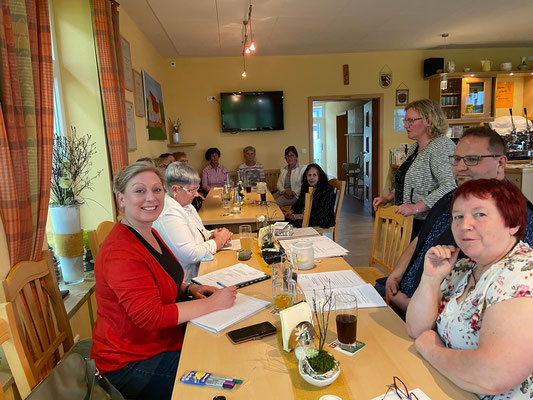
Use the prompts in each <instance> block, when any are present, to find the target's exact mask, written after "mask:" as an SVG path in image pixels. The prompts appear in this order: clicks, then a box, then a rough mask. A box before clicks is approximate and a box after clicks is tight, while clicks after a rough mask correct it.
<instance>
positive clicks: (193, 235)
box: [154, 162, 233, 282]
mask: <svg viewBox="0 0 533 400" xmlns="http://www.w3.org/2000/svg"><path fill="white" fill-rule="evenodd" d="M166 178H167V191H168V193H167V195H166V196H165V208H164V209H163V212H162V213H161V215H159V217H158V218H157V220H156V221H155V222H154V228H155V229H156V230H157V232H158V233H159V234H160V235H161V237H162V238H163V240H164V241H165V243H167V245H168V247H169V248H170V250H171V251H172V253H174V255H175V256H176V258H177V259H178V260H179V262H180V263H181V265H182V266H183V270H184V271H185V278H184V280H185V282H191V279H192V278H194V277H196V276H198V268H199V267H200V261H201V260H202V259H204V258H207V259H212V255H213V254H215V253H216V252H217V251H218V250H220V249H221V248H222V247H223V246H224V245H225V244H226V243H228V242H229V241H231V238H232V236H233V234H232V233H231V232H230V231H228V230H227V229H226V228H219V229H215V230H214V231H210V230H207V229H205V227H204V224H203V223H202V219H201V218H200V216H199V215H198V212H197V211H196V209H195V208H194V207H193V206H192V204H191V203H192V202H193V200H194V199H195V198H196V196H198V188H199V184H200V177H199V176H198V172H196V171H195V169H194V168H192V167H189V166H188V165H186V164H182V163H178V162H175V163H172V164H170V165H169V166H168V168H167V171H166Z"/></svg>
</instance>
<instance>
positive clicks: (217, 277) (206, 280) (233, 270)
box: [192, 263, 269, 286]
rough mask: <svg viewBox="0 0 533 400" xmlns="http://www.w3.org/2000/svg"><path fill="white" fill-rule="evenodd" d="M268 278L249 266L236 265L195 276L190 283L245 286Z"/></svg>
mask: <svg viewBox="0 0 533 400" xmlns="http://www.w3.org/2000/svg"><path fill="white" fill-rule="evenodd" d="M268 278H269V275H267V274H265V273H264V272H262V271H259V270H257V269H255V268H252V267H250V266H249V265H246V264H243V263H238V264H235V265H232V266H231V267H227V268H222V269H219V270H217V271H213V272H209V273H208V274H205V275H201V276H197V277H195V278H193V279H192V281H193V282H194V283H197V284H199V285H210V286H219V285H218V283H221V284H223V285H224V286H232V285H236V286H246V284H250V283H255V282H260V281H262V280H265V279H268Z"/></svg>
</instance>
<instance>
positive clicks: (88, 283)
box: [59, 271, 95, 319]
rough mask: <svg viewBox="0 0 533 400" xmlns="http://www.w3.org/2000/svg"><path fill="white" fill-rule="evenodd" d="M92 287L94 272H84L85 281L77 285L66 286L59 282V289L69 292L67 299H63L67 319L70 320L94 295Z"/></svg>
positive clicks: (93, 284)
mask: <svg viewBox="0 0 533 400" xmlns="http://www.w3.org/2000/svg"><path fill="white" fill-rule="evenodd" d="M94 286H95V280H94V271H89V272H86V273H85V280H84V281H83V282H82V283H78V284H77V285H66V284H65V283H64V282H63V281H60V282H59V289H61V290H69V291H70V293H69V294H68V295H67V297H65V298H64V299H63V303H64V304H65V309H66V310H67V316H68V318H69V319H70V318H72V317H73V316H74V314H76V312H77V311H78V310H79V309H80V308H81V306H83V304H84V303H85V302H86V301H87V300H88V299H89V297H91V295H92V294H93V293H94Z"/></svg>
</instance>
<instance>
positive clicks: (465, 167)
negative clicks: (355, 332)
mask: <svg viewBox="0 0 533 400" xmlns="http://www.w3.org/2000/svg"><path fill="white" fill-rule="evenodd" d="M505 153H506V146H505V142H504V141H503V139H502V138H501V136H500V135H499V134H498V133H497V132H495V131H494V130H492V129H490V128H487V127H475V128H470V129H467V130H466V131H465V132H464V134H463V136H462V138H461V140H459V143H458V144H457V147H456V148H455V153H454V155H453V156H450V162H451V164H452V172H453V176H454V178H455V181H456V183H457V185H461V184H463V183H465V182H467V181H469V180H473V179H481V178H485V179H491V178H492V179H499V180H503V179H505V165H506V163H507V157H506V156H505ZM454 192H455V189H454V190H452V191H450V192H448V193H447V194H446V195H444V196H443V197H442V198H441V199H440V200H439V201H438V202H437V203H436V204H435V205H434V206H433V207H432V208H431V211H430V212H429V214H428V215H427V217H426V220H425V222H424V224H423V225H422V228H421V229H420V232H419V233H418V235H417V237H415V239H414V240H413V241H412V242H411V243H410V244H409V246H408V247H407V249H406V250H405V251H404V252H403V254H402V255H401V256H400V258H399V259H398V262H397V263H396V265H395V266H394V270H393V271H392V272H391V274H390V276H389V277H388V278H387V280H386V284H385V298H386V300H387V302H388V303H389V305H390V306H391V307H392V308H393V309H394V310H396V312H397V313H398V314H400V315H402V316H403V315H405V311H406V310H407V306H408V304H409V301H410V300H411V296H413V294H414V292H415V290H416V288H417V287H418V284H419V283H420V279H421V277H422V272H423V267H424V255H425V254H426V252H427V251H428V249H429V248H431V247H432V246H436V245H453V246H456V244H455V240H454V239H453V235H452V232H451V217H450V206H451V200H452V197H453V194H454ZM528 216H529V222H528V226H527V229H526V233H525V235H524V239H523V241H524V242H526V243H528V244H529V245H532V244H533V205H532V204H531V203H530V202H529V201H528ZM377 286H378V287H377V289H378V291H379V282H378V283H377Z"/></svg>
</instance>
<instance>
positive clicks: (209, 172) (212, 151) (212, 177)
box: [202, 147, 229, 195]
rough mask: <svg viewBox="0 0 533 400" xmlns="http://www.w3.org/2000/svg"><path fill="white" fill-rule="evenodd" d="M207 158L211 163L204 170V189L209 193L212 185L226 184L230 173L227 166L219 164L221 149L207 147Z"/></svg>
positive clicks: (220, 185)
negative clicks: (225, 181)
mask: <svg viewBox="0 0 533 400" xmlns="http://www.w3.org/2000/svg"><path fill="white" fill-rule="evenodd" d="M205 159H206V160H207V161H209V164H208V165H207V166H206V167H205V168H204V170H203V171H202V191H203V192H204V193H205V194H206V195H207V193H208V192H209V191H210V190H211V188H212V187H222V186H224V180H225V179H226V178H227V177H228V175H229V173H228V170H227V168H226V167H224V166H223V165H220V164H219V160H220V150H219V149H217V148H216V147H211V148H209V149H207V151H206V152H205Z"/></svg>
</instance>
